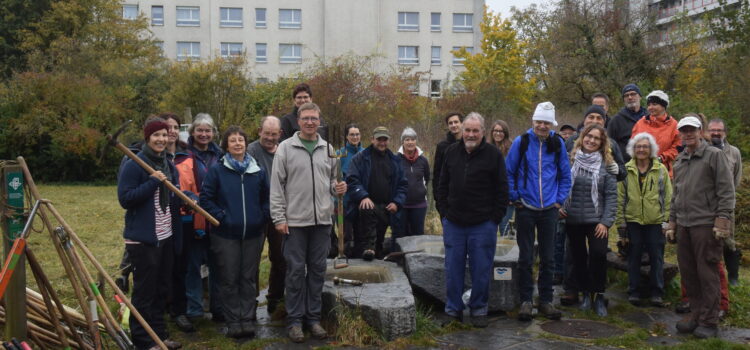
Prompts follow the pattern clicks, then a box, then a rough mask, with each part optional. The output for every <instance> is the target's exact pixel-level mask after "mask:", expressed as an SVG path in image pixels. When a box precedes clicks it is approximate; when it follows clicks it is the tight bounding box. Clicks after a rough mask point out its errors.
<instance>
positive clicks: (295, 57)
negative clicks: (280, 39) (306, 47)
mask: <svg viewBox="0 0 750 350" xmlns="http://www.w3.org/2000/svg"><path fill="white" fill-rule="evenodd" d="M279 62H280V63H302V45H300V44H279Z"/></svg>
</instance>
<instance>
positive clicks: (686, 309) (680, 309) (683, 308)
mask: <svg viewBox="0 0 750 350" xmlns="http://www.w3.org/2000/svg"><path fill="white" fill-rule="evenodd" d="M674 312H676V313H678V314H687V313H690V302H689V301H681V302H679V303H677V306H675V307H674Z"/></svg>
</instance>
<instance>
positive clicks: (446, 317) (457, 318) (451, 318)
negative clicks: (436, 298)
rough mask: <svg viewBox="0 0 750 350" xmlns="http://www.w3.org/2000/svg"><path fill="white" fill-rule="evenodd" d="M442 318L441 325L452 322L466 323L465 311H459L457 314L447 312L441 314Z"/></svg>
mask: <svg viewBox="0 0 750 350" xmlns="http://www.w3.org/2000/svg"><path fill="white" fill-rule="evenodd" d="M440 319H441V322H440V325H441V326H442V327H445V326H447V325H449V324H451V323H452V322H457V323H464V313H463V312H458V313H457V314H456V315H451V314H449V313H447V312H446V313H444V314H442V315H441V316H440Z"/></svg>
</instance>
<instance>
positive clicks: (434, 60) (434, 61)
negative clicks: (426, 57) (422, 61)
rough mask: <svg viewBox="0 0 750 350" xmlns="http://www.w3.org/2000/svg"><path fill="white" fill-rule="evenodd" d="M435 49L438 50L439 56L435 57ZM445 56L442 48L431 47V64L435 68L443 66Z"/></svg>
mask: <svg viewBox="0 0 750 350" xmlns="http://www.w3.org/2000/svg"><path fill="white" fill-rule="evenodd" d="M435 49H437V56H435ZM442 56H443V47H442V46H432V47H430V64H431V65H433V66H439V65H441V64H443V60H442Z"/></svg>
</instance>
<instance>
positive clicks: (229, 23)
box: [219, 7, 242, 28]
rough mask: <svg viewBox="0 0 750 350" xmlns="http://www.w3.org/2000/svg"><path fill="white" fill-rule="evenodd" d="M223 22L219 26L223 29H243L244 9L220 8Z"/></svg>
mask: <svg viewBox="0 0 750 350" xmlns="http://www.w3.org/2000/svg"><path fill="white" fill-rule="evenodd" d="M219 15H220V16H221V20H220V21H219V25H220V26H222V27H237V28H241V27H242V8H240V7H222V8H219Z"/></svg>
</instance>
